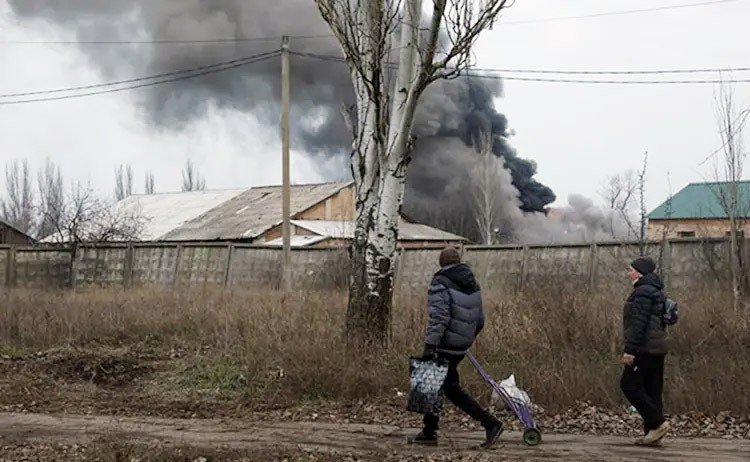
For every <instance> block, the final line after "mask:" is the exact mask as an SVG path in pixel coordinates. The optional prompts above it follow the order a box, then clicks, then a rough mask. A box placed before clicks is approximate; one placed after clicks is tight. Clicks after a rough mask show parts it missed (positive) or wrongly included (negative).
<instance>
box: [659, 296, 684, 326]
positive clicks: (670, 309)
mask: <svg viewBox="0 0 750 462" xmlns="http://www.w3.org/2000/svg"><path fill="white" fill-rule="evenodd" d="M679 315H680V305H678V304H677V302H676V301H674V300H672V299H671V298H668V299H666V300H665V301H664V314H663V315H662V321H663V322H664V325H665V326H673V325H675V324H677V321H678V320H679V317H680V316H679Z"/></svg>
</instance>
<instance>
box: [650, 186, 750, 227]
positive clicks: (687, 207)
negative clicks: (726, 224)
mask: <svg viewBox="0 0 750 462" xmlns="http://www.w3.org/2000/svg"><path fill="white" fill-rule="evenodd" d="M737 186H738V196H739V204H740V206H739V207H738V210H737V213H738V216H739V217H741V218H748V217H750V207H748V206H746V204H748V200H749V199H750V181H741V182H739V183H738V184H737ZM728 188H729V183H726V182H717V183H691V184H689V185H687V186H686V187H685V188H683V189H682V190H681V191H680V192H678V193H677V194H675V195H674V196H673V197H672V198H671V200H667V201H665V202H664V203H663V204H661V205H660V206H659V207H657V208H656V209H655V210H654V211H653V212H651V213H650V214H649V215H648V218H649V219H650V220H666V219H672V220H677V219H691V218H692V219H706V218H719V219H722V218H727V214H726V212H725V210H724V207H722V204H721V199H720V197H722V194H727V193H728V191H729V189H728Z"/></svg>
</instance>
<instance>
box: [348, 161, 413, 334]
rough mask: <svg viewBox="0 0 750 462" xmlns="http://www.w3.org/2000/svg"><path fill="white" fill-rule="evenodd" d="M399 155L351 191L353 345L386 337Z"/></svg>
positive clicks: (402, 170) (402, 169)
mask: <svg viewBox="0 0 750 462" xmlns="http://www.w3.org/2000/svg"><path fill="white" fill-rule="evenodd" d="M407 158H408V156H407ZM391 159H396V156H393V157H391ZM400 159H401V160H400V161H396V160H394V161H393V162H390V163H389V164H388V165H386V166H385V170H384V171H382V173H381V175H380V176H379V177H378V179H377V181H375V182H374V183H373V185H372V187H371V188H370V189H369V190H366V189H365V188H362V189H361V190H358V191H357V222H356V229H355V239H354V244H353V246H352V277H351V282H350V288H349V306H348V310H347V334H348V338H349V340H350V344H354V345H356V346H359V347H375V348H386V347H387V346H388V345H389V343H390V335H391V308H392V302H393V277H394V274H395V270H396V258H397V244H398V222H399V217H400V209H401V202H402V199H403V194H404V185H405V182H406V167H407V163H408V160H404V158H403V157H400Z"/></svg>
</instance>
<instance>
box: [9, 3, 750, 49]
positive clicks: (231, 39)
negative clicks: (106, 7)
mask: <svg viewBox="0 0 750 462" xmlns="http://www.w3.org/2000/svg"><path fill="white" fill-rule="evenodd" d="M736 1H738V0H714V1H704V2H696V3H688V4H684V5H666V6H661V7H655V8H640V9H634V10H623V11H609V12H606V11H605V12H601V13H591V14H582V15H576V16H555V17H549V18H537V19H524V20H518V21H502V20H501V21H500V24H501V25H504V26H509V25H521V24H539V23H547V22H556V21H569V20H575V19H587V18H600V17H606V16H621V15H627V14H637V13H650V12H657V11H666V10H675V9H681V8H692V7H697V6H708V5H717V4H721V3H729V2H736ZM290 38H292V39H294V40H317V39H328V38H335V35H333V34H319V35H291V36H290ZM279 40H281V37H278V36H275V37H217V38H206V39H151V40H3V41H0V45H190V44H211V43H216V44H226V43H241V42H269V41H279Z"/></svg>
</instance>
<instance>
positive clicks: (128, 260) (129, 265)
mask: <svg viewBox="0 0 750 462" xmlns="http://www.w3.org/2000/svg"><path fill="white" fill-rule="evenodd" d="M134 253H135V248H134V246H133V243H132V242H128V247H127V249H126V250H125V274H124V275H123V279H124V282H125V287H133V262H134V260H135V255H134Z"/></svg>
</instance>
